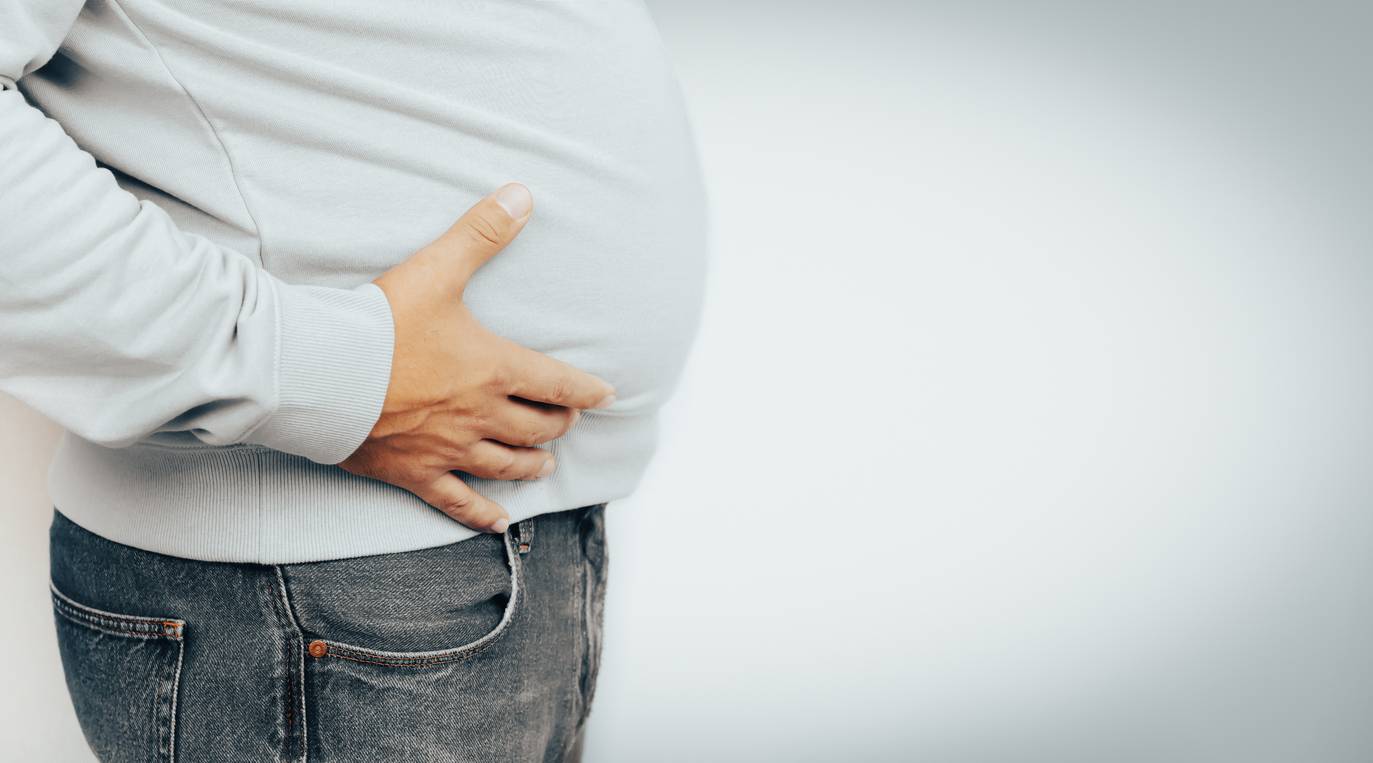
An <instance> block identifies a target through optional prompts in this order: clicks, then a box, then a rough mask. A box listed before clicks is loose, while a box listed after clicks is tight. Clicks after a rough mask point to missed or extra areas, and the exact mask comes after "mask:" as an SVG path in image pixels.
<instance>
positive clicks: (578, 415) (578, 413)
mask: <svg viewBox="0 0 1373 763" xmlns="http://www.w3.org/2000/svg"><path fill="white" fill-rule="evenodd" d="M581 417H582V412H581V411H580V410H579V409H577V408H573V409H572V426H576V425H577V420H578V419H580V418H581Z"/></svg>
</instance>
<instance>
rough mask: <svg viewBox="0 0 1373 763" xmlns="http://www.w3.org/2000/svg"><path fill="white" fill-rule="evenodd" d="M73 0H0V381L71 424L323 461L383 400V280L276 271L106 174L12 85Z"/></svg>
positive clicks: (343, 449)
mask: <svg viewBox="0 0 1373 763" xmlns="http://www.w3.org/2000/svg"><path fill="white" fill-rule="evenodd" d="M82 4H83V3H82V0H44V2H41V3H37V2H25V1H24V0H0V390H3V391H4V392H6V393H8V394H10V395H12V396H14V397H15V398H17V399H19V400H20V401H21V402H24V403H25V404H27V405H29V406H31V407H32V408H34V409H35V410H37V411H39V412H40V413H43V414H44V415H46V416H48V417H50V418H52V419H53V420H54V421H56V422H57V423H59V424H60V425H62V426H63V427H65V428H67V429H68V430H70V431H72V432H73V433H74V434H76V435H78V436H80V437H83V438H85V439H88V440H91V441H93V442H96V443H99V444H101V445H105V446H108V447H124V446H127V445H131V444H133V443H134V442H137V441H138V440H140V439H143V438H144V437H146V436H148V435H150V434H153V433H157V432H189V433H191V434H193V435H194V436H195V437H197V438H198V439H200V440H201V441H203V442H205V443H207V444H210V445H230V444H236V443H253V444H259V445H265V446H267V447H271V448H274V449H276V450H280V451H284V452H287V453H293V454H296V455H300V456H304V457H306V458H309V459H310V460H312V461H315V462H318V463H324V464H336V463H338V462H340V461H342V460H344V459H345V458H347V457H348V456H349V455H350V454H351V453H352V452H353V451H354V450H356V449H357V447H358V446H359V445H361V444H362V442H363V440H365V439H366V437H367V435H368V433H369V432H370V431H371V428H372V426H373V425H374V424H375V423H376V420H377V418H378V417H379V416H380V414H381V407H382V403H383V401H384V400H385V397H386V390H387V386H388V383H389V380H390V372H391V354H392V351H393V349H394V326H393V324H392V314H391V309H390V305H389V303H388V302H387V298H386V295H385V293H384V292H383V291H382V290H381V288H380V287H378V286H377V285H376V284H374V283H371V282H368V283H364V284H361V285H359V286H357V287H355V288H352V289H339V288H330V287H324V286H310V285H298V284H288V283H286V282H284V281H282V280H280V279H279V278H277V277H275V276H273V275H272V274H270V273H268V272H267V271H265V270H263V269H262V268H261V267H259V266H258V265H257V263H256V262H255V261H253V260H252V259H251V258H249V257H248V256H246V255H244V254H242V253H240V252H237V251H233V250H231V249H228V248H225V247H222V246H219V245H217V244H215V243H214V242H212V241H210V240H208V239H207V238H205V237H203V236H198V235H195V234H191V233H188V232H185V231H182V230H180V229H178V227H177V226H176V224H175V223H174V222H173V221H172V220H171V218H170V217H169V216H168V215H167V213H166V212H165V211H163V210H162V209H161V208H160V207H158V206H157V205H156V204H153V203H151V202H148V201H142V200H140V199H138V198H137V197H135V196H134V195H133V194H130V193H128V192H127V191H125V190H123V189H122V188H120V187H119V186H118V185H117V184H116V183H115V180H114V176H113V175H112V174H111V173H110V172H109V171H108V170H105V169H104V168H101V167H98V166H97V165H96V163H95V160H94V158H93V157H92V156H91V155H90V154H89V153H87V152H85V151H83V150H82V149H81V148H80V147H79V146H77V145H76V143H75V142H74V141H73V140H72V139H71V137H70V136H69V135H68V134H67V133H66V131H65V130H64V129H63V128H62V126H61V125H60V124H58V123H57V122H56V121H55V120H53V119H50V118H48V117H47V116H46V115H45V114H44V113H43V112H41V111H40V110H38V109H36V108H34V107H33V106H32V105H31V104H29V103H28V101H27V100H26V99H25V98H24V96H23V94H22V93H21V92H19V90H18V89H17V88H16V86H15V83H16V82H17V81H18V80H19V79H20V78H21V77H23V76H24V75H25V74H28V73H29V72H31V71H33V70H34V69H37V68H38V67H39V66H41V65H43V63H45V62H46V61H47V60H48V59H49V58H50V57H51V56H52V55H53V53H54V52H55V51H56V50H57V48H58V46H59V45H60V44H61V41H62V38H63V37H65V35H66V33H67V31H68V30H69V29H70V28H71V25H72V23H73V21H74V20H75V18H76V16H77V13H78V12H79V11H80V9H81V6H82Z"/></svg>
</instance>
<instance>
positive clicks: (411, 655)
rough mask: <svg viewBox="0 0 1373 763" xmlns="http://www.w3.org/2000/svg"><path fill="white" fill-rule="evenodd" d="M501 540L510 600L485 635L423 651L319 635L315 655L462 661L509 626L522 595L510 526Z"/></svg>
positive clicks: (429, 663) (386, 661)
mask: <svg viewBox="0 0 1373 763" xmlns="http://www.w3.org/2000/svg"><path fill="white" fill-rule="evenodd" d="M502 540H503V542H504V546H505V558H506V565H507V566H509V567H510V600H509V601H508V602H506V606H505V611H504V612H503V613H502V614H501V620H500V622H499V623H497V624H496V627H495V628H493V629H492V630H491V631H490V632H489V633H487V634H486V635H484V636H482V637H481V638H478V639H476V640H475V641H472V642H469V643H467V644H463V645H462V646H457V647H450V648H447V649H435V650H432V651H427V652H389V651H384V650H379V649H368V648H366V647H360V646H354V645H352V644H347V643H343V642H339V641H331V640H329V639H319V641H321V642H323V643H324V644H325V645H326V646H327V650H326V651H325V652H324V654H322V655H320V656H319V657H317V658H316V659H327V658H329V657H337V658H339V659H341V660H350V661H352V662H359V663H365V664H370V665H382V666H386V667H397V668H430V667H437V666H442V665H450V664H454V663H458V662H462V661H464V660H467V659H469V658H471V657H473V656H475V655H477V654H479V653H481V652H483V651H485V650H486V649H488V648H490V647H491V646H492V645H494V644H496V643H497V642H498V641H499V640H500V638H501V636H504V635H505V634H506V633H507V632H508V631H509V630H510V624H511V623H512V622H513V621H514V616H515V611H516V609H517V608H518V607H519V604H520V601H521V600H522V598H523V592H522V591H521V590H520V589H521V588H522V587H523V585H524V584H523V577H524V573H523V565H522V564H521V563H520V555H519V553H518V552H517V551H515V547H514V542H513V539H512V536H511V532H510V528H506V531H505V532H504V533H502Z"/></svg>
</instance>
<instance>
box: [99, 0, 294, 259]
mask: <svg viewBox="0 0 1373 763" xmlns="http://www.w3.org/2000/svg"><path fill="white" fill-rule="evenodd" d="M109 2H110V5H111V6H112V7H113V8H114V9H115V10H117V11H118V12H119V15H121V16H123V17H124V20H125V21H126V22H128V24H129V27H130V28H131V29H132V30H133V31H134V32H135V33H137V34H138V37H139V39H141V40H142V41H143V44H144V45H146V46H147V47H148V50H150V51H152V53H153V55H154V56H157V62H158V64H160V65H161V66H162V70H163V71H164V72H166V73H167V76H168V77H169V78H171V80H172V82H174V83H175V84H176V86H177V88H178V89H179V90H181V93H182V95H184V96H186V100H187V101H190V103H191V106H192V107H193V108H194V109H195V112H196V114H197V115H198V116H199V117H200V119H201V121H203V122H204V123H205V126H206V127H208V128H209V130H210V134H211V135H213V136H214V139H215V143H216V144H217V145H218V146H219V151H220V153H222V154H223V155H224V161H225V162H226V163H227V164H228V165H229V180H230V182H232V183H233V184H234V192H235V193H237V194H238V203H239V204H241V205H242V206H243V212H244V214H246V215H248V221H249V222H251V223H252V224H253V238H254V239H256V241H257V258H258V263H259V264H260V265H261V266H262V267H263V268H264V269H266V267H267V260H266V253H265V249H266V247H265V246H263V243H262V226H261V225H259V224H258V221H257V216H256V215H254V214H253V208H252V205H251V204H249V203H248V195H247V194H245V193H244V192H243V184H242V182H240V180H239V177H238V167H237V165H236V164H235V163H234V156H233V153H232V152H230V151H229V146H228V145H227V144H226V143H225V142H224V137H223V136H222V135H220V133H219V128H218V127H217V126H215V123H214V120H212V119H210V115H209V114H208V113H207V112H206V111H205V107H204V106H202V105H201V103H200V101H198V100H196V97H195V96H194V95H192V94H191V91H190V88H188V87H186V84H185V83H184V82H182V81H181V78H180V77H178V76H176V72H174V71H172V67H171V65H170V64H168V63H167V58H166V56H164V55H162V50H161V49H160V48H158V47H157V44H156V43H154V42H153V41H152V38H151V37H149V36H148V34H147V32H144V31H143V27H142V26H140V25H139V23H138V22H137V21H135V20H134V18H133V16H132V15H130V14H129V12H128V10H127V9H125V8H124V5H123V3H122V1H121V0H109Z"/></svg>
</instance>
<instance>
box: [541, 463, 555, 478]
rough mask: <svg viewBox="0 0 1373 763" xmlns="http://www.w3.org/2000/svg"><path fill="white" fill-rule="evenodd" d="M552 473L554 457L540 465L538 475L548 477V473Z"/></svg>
mask: <svg viewBox="0 0 1373 763" xmlns="http://www.w3.org/2000/svg"><path fill="white" fill-rule="evenodd" d="M552 473H553V459H551V458H550V459H548V460H547V461H544V462H543V466H540V467H539V474H538V476H540V477H547V476H548V475H550V474H552Z"/></svg>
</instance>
